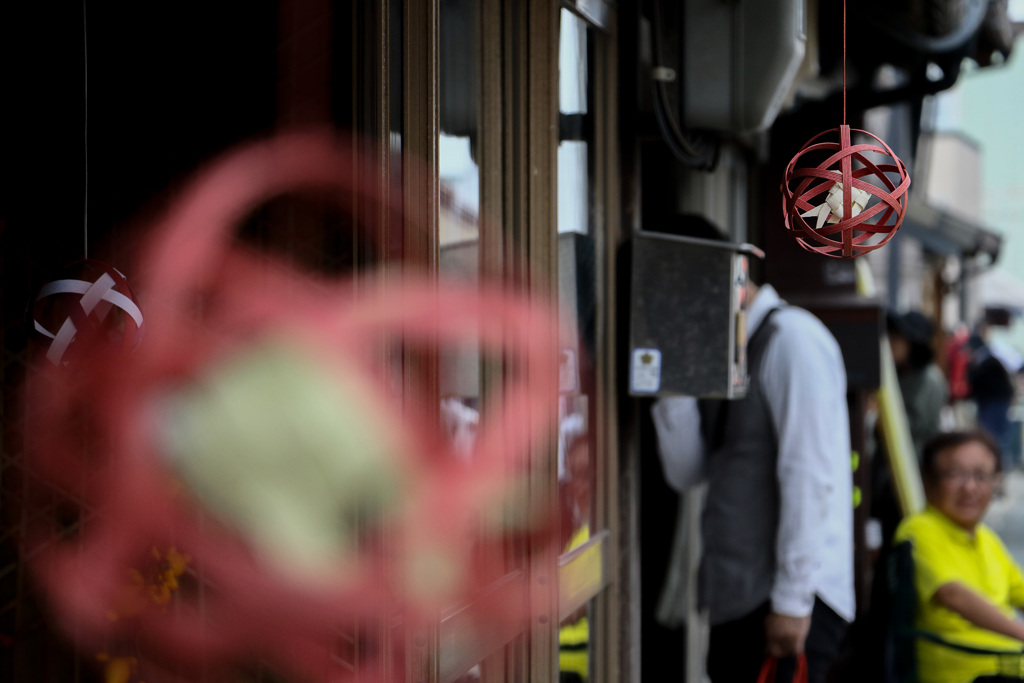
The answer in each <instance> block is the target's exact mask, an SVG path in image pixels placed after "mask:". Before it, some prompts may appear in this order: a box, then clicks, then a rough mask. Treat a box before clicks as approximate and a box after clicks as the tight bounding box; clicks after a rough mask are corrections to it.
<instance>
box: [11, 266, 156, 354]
mask: <svg viewBox="0 0 1024 683" xmlns="http://www.w3.org/2000/svg"><path fill="white" fill-rule="evenodd" d="M31 315H32V321H31V324H32V335H33V338H34V340H35V341H36V343H37V344H38V345H39V346H41V347H42V348H44V349H45V352H46V358H47V360H49V361H50V362H51V363H53V364H54V365H67V364H69V363H71V362H73V359H74V357H75V356H76V354H78V353H79V348H78V347H79V346H81V344H80V343H79V344H76V343H75V342H76V339H78V338H79V337H80V336H81V335H83V334H86V335H88V337H89V339H90V342H91V343H95V342H97V341H98V342H101V343H103V344H104V346H106V347H107V348H108V349H110V350H113V351H115V352H121V351H129V350H132V349H134V348H135V347H136V346H138V343H139V340H140V339H141V337H142V310H141V309H140V308H139V302H138V299H137V298H136V296H135V292H134V290H133V289H132V287H131V285H130V284H128V280H127V279H126V278H125V276H124V274H122V273H121V271H119V270H118V269H117V268H114V267H113V266H111V265H108V264H106V263H103V262H102V261H97V260H95V259H83V260H81V261H76V262H74V263H71V264H69V265H68V266H65V267H64V268H63V269H62V270H61V272H60V274H59V276H58V278H57V279H55V280H52V281H51V282H47V283H46V284H44V285H43V286H42V287H40V288H39V291H38V292H37V293H36V297H35V300H34V302H33V304H32V308H31Z"/></svg>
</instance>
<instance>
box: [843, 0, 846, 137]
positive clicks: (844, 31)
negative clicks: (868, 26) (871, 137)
mask: <svg viewBox="0 0 1024 683" xmlns="http://www.w3.org/2000/svg"><path fill="white" fill-rule="evenodd" d="M843 125H844V126H845V125H846V0H843Z"/></svg>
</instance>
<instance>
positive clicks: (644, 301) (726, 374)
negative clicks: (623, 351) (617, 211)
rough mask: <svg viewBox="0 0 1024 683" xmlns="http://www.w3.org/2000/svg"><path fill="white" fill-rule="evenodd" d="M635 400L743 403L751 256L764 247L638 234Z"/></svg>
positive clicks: (632, 346) (632, 359)
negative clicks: (675, 397) (708, 399)
mask: <svg viewBox="0 0 1024 683" xmlns="http://www.w3.org/2000/svg"><path fill="white" fill-rule="evenodd" d="M632 242H633V243H632V288H631V302H630V333H629V336H630V343H629V393H630V394H631V395H633V396H671V395H688V396H701V397H716V398H740V397H742V396H744V395H745V394H746V390H747V356H746V351H747V326H746V315H747V305H748V302H747V296H746V284H747V257H748V256H749V255H757V256H761V253H760V251H759V250H758V249H757V247H754V246H753V245H749V244H734V243H729V242H718V241H714V240H705V239H697V238H690V237H677V236H675V235H665V234H661V233H654V232H638V233H636V234H635V235H634V236H633V241H632Z"/></svg>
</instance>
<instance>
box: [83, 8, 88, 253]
mask: <svg viewBox="0 0 1024 683" xmlns="http://www.w3.org/2000/svg"><path fill="white" fill-rule="evenodd" d="M85 2H86V0H82V52H83V55H82V57H83V58H82V61H83V63H84V64H85V74H84V82H85V85H84V87H83V99H84V105H83V106H84V113H83V117H82V118H83V119H84V124H83V125H84V128H83V131H82V138H83V144H82V149H83V154H84V156H85V174H84V175H85V178H84V188H83V192H82V194H83V200H82V203H83V206H82V214H83V216H84V218H83V230H82V232H83V236H82V239H83V241H84V247H83V252H84V254H85V258H89V32H88V30H87V27H86V20H85Z"/></svg>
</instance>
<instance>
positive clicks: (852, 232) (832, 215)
mask: <svg viewBox="0 0 1024 683" xmlns="http://www.w3.org/2000/svg"><path fill="white" fill-rule="evenodd" d="M836 132H838V133H839V140H838V141H836V139H835V136H834V134H835V133H836ZM854 132H855V133H860V134H862V135H864V136H867V137H868V138H871V139H872V140H874V142H858V143H857V144H853V141H852V139H851V133H854ZM875 143H877V144H875ZM872 156H874V157H875V158H876V159H877V157H878V156H881V157H882V158H881V159H877V161H875V160H872ZM819 160H820V161H819ZM816 162H817V163H816ZM854 162H856V163H857V164H859V166H857V167H856V168H854ZM890 162H891V163H890ZM893 177H895V178H897V180H894V179H893ZM866 179H867V180H866ZM871 179H873V180H875V181H876V182H877V184H873V183H871V182H868V180H871ZM909 187H910V176H909V175H908V174H907V167H906V165H905V164H904V163H903V162H902V161H900V159H899V157H897V156H896V155H895V154H894V153H893V151H892V150H891V149H890V148H889V145H887V144H885V143H884V142H883V141H882V140H881V138H879V137H878V136H876V135H873V134H872V133H869V132H868V131H866V130H851V128H850V127H849V126H848V125H846V0H843V124H842V125H841V126H839V128H832V129H831V130H826V131H824V132H823V133H818V134H817V135H815V136H814V137H813V138H811V139H810V140H808V141H807V142H806V143H805V144H804V146H803V147H801V148H800V151H799V152H797V153H796V156H794V157H793V158H792V159H790V160H789V164H787V166H786V173H785V176H784V177H783V180H782V197H783V200H782V216H783V222H784V224H785V226H786V230H787V231H789V233H790V234H791V235H793V237H794V239H796V241H797V244H799V245H800V246H801V247H803V248H804V249H806V250H807V251H810V252H814V253H816V254H822V255H824V256H831V257H834V258H853V257H855V256H860V255H861V254H866V253H868V252H869V251H874V250H875V249H878V248H879V247H882V246H884V245H885V244H886V243H887V242H888V241H889V240H891V239H892V236H893V235H895V234H896V231H897V230H898V229H899V227H900V225H901V224H902V223H903V217H904V216H905V215H906V213H907V189H908V188H909ZM872 197H874V198H875V199H874V201H872V199H871V198H872ZM807 219H811V220H810V221H808V220H807Z"/></svg>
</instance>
